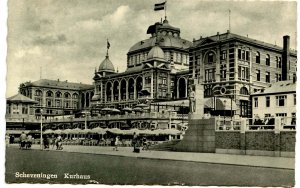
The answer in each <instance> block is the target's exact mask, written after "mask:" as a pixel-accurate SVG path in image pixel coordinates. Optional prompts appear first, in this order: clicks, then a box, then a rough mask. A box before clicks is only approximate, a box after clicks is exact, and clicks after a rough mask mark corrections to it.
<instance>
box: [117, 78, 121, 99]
mask: <svg viewBox="0 0 300 188" xmlns="http://www.w3.org/2000/svg"><path fill="white" fill-rule="evenodd" d="M118 99H119V102H120V101H121V81H120V82H119V96H118Z"/></svg>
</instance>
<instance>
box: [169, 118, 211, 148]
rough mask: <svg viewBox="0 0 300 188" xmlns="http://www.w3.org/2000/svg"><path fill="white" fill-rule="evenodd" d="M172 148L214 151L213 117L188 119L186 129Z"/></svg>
mask: <svg viewBox="0 0 300 188" xmlns="http://www.w3.org/2000/svg"><path fill="white" fill-rule="evenodd" d="M174 150H175V151H187V152H203V153H214V152H215V119H190V120H189V128H188V130H187V131H186V132H185V135H184V137H183V139H182V140H181V141H180V142H179V143H178V144H176V145H175V146H174Z"/></svg>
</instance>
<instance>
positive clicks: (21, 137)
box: [20, 131, 27, 149]
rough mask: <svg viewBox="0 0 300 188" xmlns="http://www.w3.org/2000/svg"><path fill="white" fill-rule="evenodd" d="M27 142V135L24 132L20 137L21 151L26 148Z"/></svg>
mask: <svg viewBox="0 0 300 188" xmlns="http://www.w3.org/2000/svg"><path fill="white" fill-rule="evenodd" d="M26 140H27V135H26V134H25V133H24V131H23V132H22V134H21V136H20V149H23V148H25V144H26Z"/></svg>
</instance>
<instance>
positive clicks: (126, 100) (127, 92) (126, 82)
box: [126, 80, 129, 101]
mask: <svg viewBox="0 0 300 188" xmlns="http://www.w3.org/2000/svg"><path fill="white" fill-rule="evenodd" d="M128 98H129V97H128V80H126V101H128Z"/></svg>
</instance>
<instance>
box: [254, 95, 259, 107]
mask: <svg viewBox="0 0 300 188" xmlns="http://www.w3.org/2000/svg"><path fill="white" fill-rule="evenodd" d="M254 107H255V108H257V107H258V98H257V97H255V98H254Z"/></svg>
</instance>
